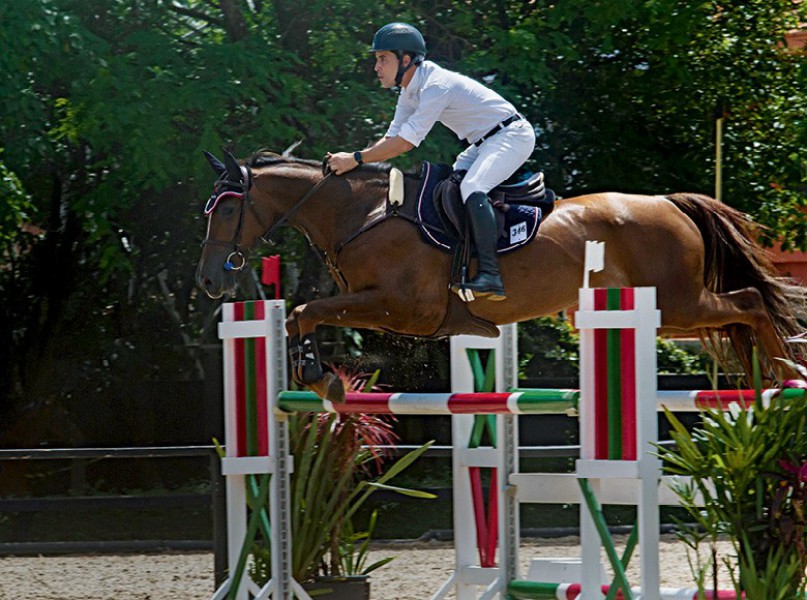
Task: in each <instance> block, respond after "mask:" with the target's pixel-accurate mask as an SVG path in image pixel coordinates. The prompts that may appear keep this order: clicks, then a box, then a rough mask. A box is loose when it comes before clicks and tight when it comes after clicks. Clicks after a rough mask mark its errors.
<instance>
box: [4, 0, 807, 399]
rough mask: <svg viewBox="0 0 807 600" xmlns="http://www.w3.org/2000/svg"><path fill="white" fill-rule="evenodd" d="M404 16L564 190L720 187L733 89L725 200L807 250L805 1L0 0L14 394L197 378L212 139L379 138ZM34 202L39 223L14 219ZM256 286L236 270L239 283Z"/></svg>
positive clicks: (320, 148) (296, 245)
mask: <svg viewBox="0 0 807 600" xmlns="http://www.w3.org/2000/svg"><path fill="white" fill-rule="evenodd" d="M225 8H227V9H229V10H225ZM392 20H406V21H409V22H412V23H413V24H415V25H417V26H418V27H419V28H421V30H422V31H423V32H424V34H425V36H426V40H427V44H428V47H429V58H431V59H433V60H435V61H437V62H439V63H441V64H443V65H445V66H447V67H449V68H452V69H456V70H460V71H462V72H465V73H467V74H468V75H470V76H472V77H476V78H485V80H486V81H489V82H490V85H491V86H492V87H493V88H495V89H497V90H499V91H501V92H502V93H503V94H505V96H506V97H508V98H509V99H511V100H513V101H514V102H515V103H516V105H517V106H518V107H519V109H520V110H521V111H523V112H524V113H525V114H526V115H527V116H528V117H529V118H530V120H531V121H532V123H533V124H535V125H536V127H537V128H538V133H539V142H538V150H537V152H536V153H535V156H534V157H533V159H532V161H531V162H530V163H529V165H528V167H529V168H531V169H533V170H536V169H543V170H545V171H546V172H547V177H548V181H549V184H550V186H551V187H553V188H554V189H556V190H557V191H558V192H560V193H561V194H562V195H567V196H568V195H571V194H576V193H581V192H585V191H587V190H603V189H623V190H635V191H642V192H649V193H666V192H670V191H676V190H692V191H703V192H712V191H713V184H712V182H713V180H714V159H713V157H714V113H715V108H716V107H717V106H718V105H720V106H722V107H723V108H724V109H725V116H726V119H725V140H724V148H723V149H724V156H725V163H724V194H723V197H724V198H725V200H726V201H727V202H728V203H730V204H732V205H734V206H738V207H739V208H742V209H744V210H747V211H750V212H751V213H752V214H753V215H754V216H755V217H757V218H758V219H759V220H760V221H761V222H762V223H764V224H765V225H768V226H769V227H770V228H771V229H770V231H769V232H768V233H766V236H767V237H766V239H767V240H769V241H771V240H773V239H777V238H779V237H783V238H784V242H785V245H786V246H789V247H798V248H805V247H807V220H805V219H804V215H803V212H802V211H803V210H804V207H805V204H807V200H806V199H805V198H806V196H807V194H805V183H807V167H805V162H804V154H803V152H802V149H803V148H804V147H805V145H807V125H805V120H804V119H803V115H804V114H805V112H806V109H807V106H805V104H806V103H807V100H805V92H804V90H805V89H807V85H806V84H807V67H806V66H805V55H804V54H796V53H791V52H788V51H786V50H785V49H784V46H783V44H782V39H783V34H784V33H785V32H786V31H788V30H790V29H794V28H796V27H797V26H798V23H799V22H800V21H801V22H804V21H807V3H800V4H794V3H792V2H791V1H790V0H769V1H768V0H766V1H762V0H755V1H753V2H739V1H738V0H733V1H731V2H728V3H726V2H719V3H718V2H714V1H708V2H697V3H687V2H681V1H680V0H651V1H648V2H642V3H637V2H630V1H628V0H619V1H618V2H617V1H613V2H603V3H591V2H587V1H585V0H567V1H566V2H562V3H546V2H522V1H520V0H518V1H517V0H495V1H493V0H484V1H479V2H473V3H469V2H466V1H459V0H441V1H440V2H437V3H435V2H423V1H421V0H414V1H413V2H407V3H403V2H400V1H399V0H382V1H381V2H378V1H372V2H371V1H370V0H350V1H347V0H331V1H329V2H327V3H326V2H325V1H324V0H303V1H302V2H301V1H299V0H271V1H268V0H263V1H256V2H227V3H226V6H225V3H223V2H202V1H200V0H176V1H173V2H141V1H136V2H133V1H131V0H103V1H102V0H60V1H59V2H53V1H51V0H20V1H18V2H3V3H0V47H2V48H3V52H2V53H0V105H2V106H3V111H0V139H2V145H3V147H4V148H5V151H4V153H3V163H4V167H3V168H4V175H3V181H4V184H3V185H4V188H6V187H8V185H9V184H8V181H12V180H11V179H8V180H7V178H6V175H5V173H6V170H7V172H11V173H15V174H16V177H17V179H18V180H19V181H16V180H14V181H13V183H12V184H10V185H12V187H13V188H14V189H16V190H24V194H25V198H26V200H25V201H23V199H22V196H20V195H18V194H16V192H15V193H13V194H12V195H8V191H7V190H6V189H3V190H2V193H3V198H4V200H5V199H6V198H8V199H10V200H11V203H10V204H8V205H7V206H6V208H7V209H9V210H10V213H11V215H10V216H9V214H8V213H7V212H3V213H2V214H1V215H0V219H2V221H0V237H2V239H3V240H4V242H6V241H8V240H10V239H11V238H10V237H9V236H12V237H14V238H15V239H17V240H20V239H22V241H23V244H22V245H18V246H16V247H15V251H16V252H17V254H16V256H15V258H14V261H15V262H14V265H13V268H8V265H7V264H4V265H3V268H2V269H0V293H2V294H3V297H4V300H5V302H6V305H7V306H8V311H7V315H4V316H0V319H2V321H0V324H2V332H1V334H2V342H3V344H2V345H0V346H2V347H3V348H4V350H3V351H4V352H7V354H8V361H7V362H8V366H4V367H2V369H3V371H2V373H0V374H1V375H2V377H3V380H4V381H6V380H7V381H9V382H10V384H9V385H8V386H6V387H5V389H4V391H3V394H4V397H3V398H2V399H0V404H2V405H6V404H13V405H15V406H23V405H25V404H26V403H29V402H31V401H32V400H34V399H41V398H66V397H87V398H88V400H87V401H88V402H91V401H92V396H93V394H105V395H108V394H109V393H110V390H112V389H114V388H115V387H116V386H117V385H120V384H125V382H126V381H127V380H130V379H131V378H132V377H141V376H144V375H145V377H146V378H149V379H158V378H166V377H170V378H172V379H180V380H187V379H195V378H198V377H199V376H200V375H199V373H200V371H201V370H202V369H201V366H200V357H199V351H198V346H199V343H206V342H208V341H212V340H214V339H215V327H214V326H213V325H214V323H215V311H216V310H217V303H214V302H210V301H208V300H207V299H205V298H201V297H199V295H198V293H197V292H196V291H195V289H194V283H193V269H194V264H195V262H196V260H198V242H199V241H200V239H201V237H202V235H203V232H204V222H203V220H202V216H201V215H200V214H199V213H200V206H201V202H202V199H203V198H205V197H206V195H207V194H208V193H209V191H210V185H211V183H212V175H211V173H210V171H209V169H208V167H207V165H206V164H205V162H204V160H203V159H202V157H201V153H200V152H201V150H202V149H210V150H218V149H219V148H220V147H221V146H226V147H227V148H228V149H230V150H232V151H234V152H235V153H236V154H237V155H240V156H245V155H248V154H251V153H253V152H254V151H256V150H258V149H260V148H268V149H272V150H275V151H282V150H283V149H284V148H286V147H288V146H289V145H290V144H292V143H293V142H296V141H298V140H302V145H301V146H300V148H299V150H298V154H300V155H301V156H305V157H318V156H322V155H323V154H324V153H325V152H326V151H334V150H346V149H349V150H352V149H356V148H360V147H362V146H364V145H366V144H369V143H371V142H373V141H375V140H377V139H378V138H379V137H381V136H382V135H383V134H384V132H385V131H386V128H387V125H388V123H389V121H390V119H391V118H392V114H393V110H394V106H395V100H396V98H395V95H394V94H393V93H391V92H390V91H388V90H381V89H379V88H378V86H377V81H376V78H375V76H374V73H373V70H372V60H371V57H370V55H369V52H368V46H369V43H370V40H371V39H372V35H373V33H374V31H375V30H376V29H377V28H378V27H379V26H380V25H381V24H383V23H386V22H389V21H392ZM462 147H463V146H462V143H461V142H460V141H459V140H457V139H456V137H455V136H454V135H453V134H451V132H449V131H448V130H447V129H446V128H444V127H442V126H437V127H435V129H434V130H433V131H432V133H431V135H430V136H429V137H428V139H427V140H426V141H425V142H424V143H423V144H421V146H420V147H419V148H417V149H416V150H414V151H412V152H410V153H408V154H407V155H405V156H402V157H399V158H398V159H396V160H395V161H394V162H395V163H396V164H397V165H398V166H400V167H402V168H409V167H412V166H414V165H416V164H417V163H418V162H419V161H420V160H423V159H430V160H435V161H441V162H451V161H452V160H453V157H454V156H455V155H456V154H457V153H458V152H459V151H460V150H461V149H462ZM23 218H24V219H25V220H26V221H27V222H30V223H31V224H32V225H34V226H36V227H37V228H38V229H37V231H39V232H41V233H38V234H37V235H34V236H32V235H26V236H21V235H20V234H19V232H18V231H17V228H18V227H19V223H20V219H23ZM15 232H16V233H15ZM278 243H279V247H280V251H281V253H282V255H283V257H284V261H285V264H286V272H285V274H286V280H285V282H284V283H285V284H286V288H287V289H286V291H287V297H289V298H291V299H292V300H293V302H294V303H295V304H298V303H301V302H305V301H308V300H310V299H312V298H315V297H317V296H318V295H328V294H331V293H333V291H334V284H333V282H331V281H330V280H329V278H328V274H327V271H326V270H325V269H324V267H323V266H322V265H321V264H319V262H318V261H317V259H316V257H315V256H314V255H313V254H312V253H310V252H309V251H308V249H307V244H306V242H305V240H304V239H303V238H302V237H301V236H299V235H297V234H295V233H294V232H292V231H283V232H281V234H280V235H279V236H278ZM5 256H6V258H4V263H8V262H9V260H11V259H10V258H8V253H6V255H5ZM256 293H257V292H256V290H255V286H254V285H253V283H252V281H251V280H250V279H249V278H248V277H247V278H245V280H244V281H243V282H242V288H241V290H240V291H239V295H240V296H241V297H242V298H249V297H254V296H255V295H256ZM12 331H13V335H12V334H11V332H12ZM178 348H180V349H181V350H180V351H179V352H178V351H177V349H178ZM133 412H134V411H133Z"/></svg>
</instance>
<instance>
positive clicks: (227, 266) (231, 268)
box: [224, 250, 247, 271]
mask: <svg viewBox="0 0 807 600" xmlns="http://www.w3.org/2000/svg"><path fill="white" fill-rule="evenodd" d="M233 257H237V258H240V259H241V264H240V265H238V266H235V264H234V263H233ZM246 264H247V259H246V258H244V255H243V254H242V253H241V251H240V250H233V251H232V252H230V254H229V256H227V260H226V261H225V262H224V270H225V271H240V270H241V269H243V268H244V267H245V266H246Z"/></svg>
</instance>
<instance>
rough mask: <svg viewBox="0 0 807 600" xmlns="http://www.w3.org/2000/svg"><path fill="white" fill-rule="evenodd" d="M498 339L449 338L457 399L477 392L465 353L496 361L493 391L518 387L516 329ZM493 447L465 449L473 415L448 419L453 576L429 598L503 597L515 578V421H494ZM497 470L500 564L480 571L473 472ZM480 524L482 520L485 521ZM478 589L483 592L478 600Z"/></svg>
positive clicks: (503, 331)
mask: <svg viewBox="0 0 807 600" xmlns="http://www.w3.org/2000/svg"><path fill="white" fill-rule="evenodd" d="M499 330H500V334H501V335H500V336H499V337H498V338H484V337H479V336H471V335H461V336H452V338H451V342H450V347H451V350H450V358H451V390H452V392H455V393H466V392H467V393H472V392H476V391H477V390H476V389H475V383H474V375H473V371H472V368H471V365H470V362H469V358H468V356H467V351H468V350H491V351H492V352H493V353H494V354H493V360H494V361H495V388H494V390H491V391H497V392H503V391H506V390H507V389H509V388H511V387H515V386H516V378H517V360H516V326H515V324H511V325H505V326H502V327H500V328H499ZM495 419H496V447H492V446H487V447H478V448H471V447H469V446H468V443H469V440H470V437H471V434H472V429H473V426H474V415H473V414H459V415H457V414H455V415H452V417H451V431H452V445H453V452H452V466H453V498H454V501H453V511H454V514H453V522H454V551H455V566H454V572H453V574H452V575H451V577H450V578H449V580H448V581H447V582H446V583H445V584H444V585H443V586H442V587H441V588H440V590H438V592H437V593H436V594H435V595H434V596H432V600H439V599H441V598H443V597H445V595H446V594H447V593H448V591H449V590H450V589H451V588H452V587H453V588H454V591H455V595H456V598H457V600H472V599H477V598H478V599H480V600H484V599H486V598H493V597H501V598H503V597H504V594H505V589H506V587H507V582H508V581H509V580H510V579H512V578H514V577H515V576H516V570H517V565H518V531H519V522H518V510H517V503H516V501H515V499H514V497H513V496H512V495H511V494H508V493H507V486H508V485H509V483H508V482H509V476H510V475H511V474H513V473H515V472H516V471H517V470H518V420H517V416H516V415H497V416H496V417H495ZM476 467H479V468H495V469H496V470H497V480H496V488H495V489H493V490H490V491H489V497H488V502H489V503H490V502H491V497H490V494H495V495H496V502H497V507H498V512H497V520H498V522H497V524H496V525H497V529H498V544H497V549H498V560H497V564H496V565H495V566H481V565H480V560H479V550H478V548H477V540H478V537H477V533H478V532H477V528H476V522H475V518H474V517H475V511H478V510H481V508H482V507H481V506H479V505H475V504H474V501H473V497H472V494H471V485H472V484H471V469H472V468H476ZM482 518H483V519H484V518H486V515H483V516H482ZM480 587H481V588H482V592H481V594H480Z"/></svg>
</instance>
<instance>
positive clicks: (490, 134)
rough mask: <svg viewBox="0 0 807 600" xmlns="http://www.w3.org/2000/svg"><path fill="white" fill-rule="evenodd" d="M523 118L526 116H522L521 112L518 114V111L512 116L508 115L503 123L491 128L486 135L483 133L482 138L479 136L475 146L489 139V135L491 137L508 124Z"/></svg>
mask: <svg viewBox="0 0 807 600" xmlns="http://www.w3.org/2000/svg"><path fill="white" fill-rule="evenodd" d="M523 118H524V117H522V116H521V115H520V114H518V113H516V114H514V115H512V116H509V117H507V118H506V119H505V120H504V121H502V122H501V123H499V124H498V125H496V127H494V128H493V129H491V130H490V131H488V132H487V133H486V134H485V135H483V136H482V137H481V138H479V139H478V140H476V141H475V142H474V146H479V145H480V144H481V143H482V142H484V141H485V140H486V139H488V138H489V137H491V136H494V135H496V134H497V133H499V132H500V131H501V130H502V129H504V128H505V127H507V126H508V125H510V123H515V122H516V121H520V120H521V119H523Z"/></svg>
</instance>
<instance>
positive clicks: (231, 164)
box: [224, 150, 244, 181]
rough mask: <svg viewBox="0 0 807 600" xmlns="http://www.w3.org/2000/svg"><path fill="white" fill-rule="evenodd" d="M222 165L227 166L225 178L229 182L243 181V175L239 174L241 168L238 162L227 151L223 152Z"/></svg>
mask: <svg viewBox="0 0 807 600" xmlns="http://www.w3.org/2000/svg"><path fill="white" fill-rule="evenodd" d="M224 164H225V165H227V177H228V178H229V179H230V181H243V180H244V174H243V173H242V172H241V167H239V166H238V161H237V160H236V159H235V156H233V155H232V154H230V153H229V152H227V150H225V151H224Z"/></svg>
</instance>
